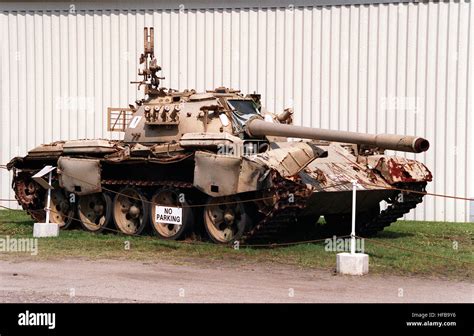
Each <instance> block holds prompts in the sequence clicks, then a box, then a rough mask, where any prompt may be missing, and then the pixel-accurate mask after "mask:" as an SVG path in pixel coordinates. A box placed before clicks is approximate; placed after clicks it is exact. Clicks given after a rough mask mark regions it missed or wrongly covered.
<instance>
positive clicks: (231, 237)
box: [204, 197, 250, 244]
mask: <svg viewBox="0 0 474 336" xmlns="http://www.w3.org/2000/svg"><path fill="white" fill-rule="evenodd" d="M239 201H240V200H239V198H237V197H216V198H211V199H210V200H209V201H208V203H207V205H206V207H205V208H204V226H205V228H206V231H207V233H208V234H209V237H210V238H211V239H212V240H213V241H214V242H216V243H219V244H227V243H232V242H234V241H236V240H239V239H240V238H241V237H242V235H243V234H244V232H245V229H246V228H247V227H249V226H250V217H249V216H248V214H247V213H246V212H245V207H244V205H243V204H242V203H239Z"/></svg>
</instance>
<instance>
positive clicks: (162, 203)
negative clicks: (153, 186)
mask: <svg viewBox="0 0 474 336" xmlns="http://www.w3.org/2000/svg"><path fill="white" fill-rule="evenodd" d="M182 195H184V194H182V193H181V192H180V191H179V190H177V189H164V190H160V191H158V192H157V193H156V194H155V195H153V197H152V199H151V209H150V215H151V216H150V221H151V226H152V227H153V231H154V232H155V233H156V235H158V236H159V237H160V238H163V239H170V240H177V239H183V238H185V237H186V234H187V233H189V232H191V231H192V227H193V225H194V216H193V212H192V209H191V208H190V207H189V205H188V203H187V202H186V201H185V200H184V199H183V200H182V201H183V202H180V197H181V196H182ZM158 207H161V210H164V208H163V207H173V208H181V214H180V217H181V218H180V221H181V225H178V224H173V223H171V222H173V221H170V220H168V221H166V220H164V221H163V220H160V219H158V218H157V212H158V211H157V210H159V208H158ZM158 213H160V212H158ZM176 215H177V214H174V216H176Z"/></svg>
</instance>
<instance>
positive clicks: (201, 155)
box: [193, 142, 327, 196]
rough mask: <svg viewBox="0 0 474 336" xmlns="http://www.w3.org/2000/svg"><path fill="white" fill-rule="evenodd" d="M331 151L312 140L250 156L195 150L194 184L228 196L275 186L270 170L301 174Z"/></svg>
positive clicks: (211, 194)
mask: <svg viewBox="0 0 474 336" xmlns="http://www.w3.org/2000/svg"><path fill="white" fill-rule="evenodd" d="M325 155H327V152H326V151H324V150H322V149H320V148H319V147H317V146H315V145H314V144H311V143H308V142H299V143H295V145H294V146H291V147H284V148H277V149H274V150H269V151H267V152H265V153H259V154H255V155H249V156H232V155H220V154H214V153H209V152H203V151H198V152H196V154H195V169H194V182H193V184H194V186H195V187H196V188H198V189H199V190H201V191H202V192H204V193H206V194H207V195H210V196H227V195H234V194H238V193H243V192H249V191H257V190H262V189H266V188H269V187H271V182H270V179H269V173H270V172H271V171H272V170H276V171H277V172H278V173H279V174H280V175H281V176H282V177H290V176H293V175H296V174H298V172H300V171H301V170H302V169H304V168H305V167H306V166H307V165H308V164H309V163H310V162H311V161H313V160H314V159H316V158H318V157H323V156H325Z"/></svg>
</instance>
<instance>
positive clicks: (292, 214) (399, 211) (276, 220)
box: [12, 173, 426, 244]
mask: <svg viewBox="0 0 474 336" xmlns="http://www.w3.org/2000/svg"><path fill="white" fill-rule="evenodd" d="M26 178H27V176H25V175H23V176H22V178H20V179H19V180H17V181H15V179H14V181H13V183H12V184H13V187H14V189H15V191H18V190H17V189H18V188H19V187H20V186H21V185H22V183H24V182H26ZM272 178H273V181H274V185H275V187H274V189H273V194H274V195H275V198H276V202H275V203H274V205H273V208H272V209H271V210H269V211H268V212H267V214H266V215H265V216H264V217H263V219H261V220H260V221H259V222H258V223H257V224H256V225H255V226H253V227H252V228H250V229H249V230H247V231H246V232H244V234H243V236H242V237H241V239H239V241H240V242H242V243H246V244H258V243H274V242H278V241H281V240H282V239H285V234H286V233H287V232H288V229H289V228H290V226H291V225H294V224H295V223H296V222H297V220H298V215H299V214H300V213H301V211H302V210H303V209H304V207H305V205H306V199H307V197H308V196H309V195H308V192H310V191H308V189H307V188H306V186H305V185H304V184H302V183H301V182H300V181H298V180H295V181H291V180H287V179H283V178H281V177H280V176H278V174H276V173H275V174H274V176H273V177H272ZM102 184H103V185H104V186H107V187H113V186H120V185H133V186H137V187H152V186H168V187H175V188H183V189H191V188H192V187H193V185H192V183H189V182H182V181H146V180H128V179H126V180H115V179H113V180H112V179H109V180H103V181H102ZM397 187H399V188H401V189H408V190H413V191H417V192H424V191H425V187H426V183H418V184H404V185H397ZM40 193H41V191H40V189H38V190H35V191H34V192H33V193H32V194H31V195H29V196H30V197H31V198H34V199H40V198H42V195H40ZM291 195H292V197H293V198H294V199H293V200H292V202H290V201H289V196H291ZM398 195H403V201H402V202H401V201H399V199H398V196H397V198H394V199H388V200H387V202H388V203H389V206H388V207H387V208H386V209H385V210H382V211H381V212H380V213H379V214H378V215H377V216H375V217H373V218H372V219H370V220H369V221H368V222H366V223H364V226H363V227H362V228H359V234H360V235H363V236H370V235H374V234H376V233H377V232H379V231H381V230H383V229H384V228H385V227H387V226H389V225H390V224H391V223H394V222H396V221H397V220H398V219H399V218H401V217H403V216H404V215H405V214H407V213H408V212H409V211H410V210H412V209H414V208H415V207H416V206H417V205H418V204H419V203H421V202H422V200H423V196H424V195H423V194H420V193H410V192H407V191H403V192H400V193H399V194H398ZM15 198H16V199H17V201H18V203H19V204H20V205H21V206H22V208H23V210H25V211H26V212H27V213H28V214H29V215H30V216H31V217H32V218H34V219H35V220H42V219H43V217H44V210H43V207H42V206H40V205H39V204H36V203H37V202H34V203H33V202H31V203H26V202H25V200H24V199H21V197H19V196H18V194H17V192H15Z"/></svg>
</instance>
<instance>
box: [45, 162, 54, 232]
mask: <svg viewBox="0 0 474 336" xmlns="http://www.w3.org/2000/svg"><path fill="white" fill-rule="evenodd" d="M52 175H53V171H50V172H49V177H48V184H49V185H50V186H51V178H52ZM50 207H51V188H48V199H47V201H46V224H48V223H49V212H50V211H51V209H50Z"/></svg>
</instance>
